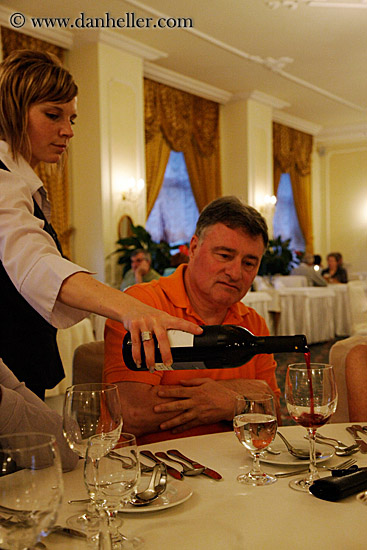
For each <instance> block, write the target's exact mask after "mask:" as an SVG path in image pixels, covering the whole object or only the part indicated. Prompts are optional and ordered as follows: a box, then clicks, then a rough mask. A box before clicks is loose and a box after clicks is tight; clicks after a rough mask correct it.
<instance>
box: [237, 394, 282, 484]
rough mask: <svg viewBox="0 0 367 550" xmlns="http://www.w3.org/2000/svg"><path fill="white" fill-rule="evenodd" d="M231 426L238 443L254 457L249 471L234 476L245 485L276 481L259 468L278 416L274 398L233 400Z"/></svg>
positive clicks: (262, 397)
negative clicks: (234, 401)
mask: <svg viewBox="0 0 367 550" xmlns="http://www.w3.org/2000/svg"><path fill="white" fill-rule="evenodd" d="M233 427H234V431H235V434H236V436H237V438H238V441H239V442H240V443H241V444H242V445H243V446H244V447H245V448H246V449H247V450H248V451H250V453H251V456H252V457H253V464H252V469H251V471H250V472H249V473H247V474H241V475H239V476H238V477H237V480H238V481H239V482H240V483H245V484H247V485H269V484H270V483H274V482H275V481H277V478H276V477H274V476H271V475H269V474H266V473H265V472H263V471H262V470H261V468H260V456H261V453H262V451H263V450H264V449H266V448H267V447H268V446H269V445H270V444H271V442H272V441H273V440H274V438H275V435H276V432H277V416H276V411H275V404H274V399H273V396H272V395H270V394H265V395H264V394H255V395H252V396H248V397H241V396H238V397H237V398H236V405H235V416H234V419H233Z"/></svg>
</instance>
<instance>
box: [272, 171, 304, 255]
mask: <svg viewBox="0 0 367 550" xmlns="http://www.w3.org/2000/svg"><path fill="white" fill-rule="evenodd" d="M273 233H274V237H279V236H280V237H281V238H282V240H286V239H291V242H290V248H291V249H292V250H301V251H304V250H305V239H304V237H303V234H302V231H301V228H300V226H299V222H298V217H297V212H296V208H295V206H294V199H293V191H292V183H291V178H290V175H289V174H282V175H281V178H280V182H279V187H278V192H277V203H276V207H275V214H274V218H273Z"/></svg>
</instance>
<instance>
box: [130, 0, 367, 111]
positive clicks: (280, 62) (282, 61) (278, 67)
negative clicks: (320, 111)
mask: <svg viewBox="0 0 367 550" xmlns="http://www.w3.org/2000/svg"><path fill="white" fill-rule="evenodd" d="M125 1H126V2H127V3H128V4H131V5H132V6H134V7H136V8H140V9H142V10H144V11H146V12H147V13H150V14H152V15H155V16H156V17H164V18H166V19H169V18H170V16H169V15H167V14H166V13H162V12H160V11H158V10H156V9H154V8H152V7H151V6H148V5H147V4H144V3H143V2H141V1H140V0H125ZM284 1H287V0H284ZM300 1H302V3H304V1H306V0H300ZM307 1H308V0H307ZM182 31H183V32H188V33H190V34H193V35H195V36H197V37H198V38H201V39H202V40H205V41H206V42H208V43H210V44H213V45H214V46H216V47H218V48H221V49H222V50H225V51H227V52H229V53H231V54H233V55H236V56H237V57H241V58H242V59H245V60H247V61H249V62H251V63H256V64H257V65H261V66H262V67H264V69H268V70H270V71H272V72H274V73H276V74H278V75H279V76H281V77H282V78H285V79H286V80H290V81H291V82H293V83H295V84H297V85H299V86H302V87H304V88H307V89H309V90H312V91H313V92H315V93H317V94H320V95H322V96H323V97H327V98H328V99H330V100H332V101H335V102H336V103H340V104H341V105H345V106H346V107H349V108H350V109H353V110H355V111H359V112H365V111H366V109H365V108H364V107H362V106H361V105H357V104H355V103H352V102H351V101H348V100H347V99H344V98H343V97H340V96H337V95H335V94H333V93H331V92H329V91H328V90H324V89H323V88H319V87H318V86H315V85H314V84H312V83H311V82H307V81H306V80H303V79H301V78H298V77H296V76H294V75H292V74H291V73H289V72H286V71H284V67H285V66H286V65H287V64H288V63H292V61H293V59H292V58H291V57H281V58H279V59H274V58H272V57H266V58H264V57H261V56H260V55H253V54H250V53H247V52H245V51H243V50H240V49H239V48H235V47H234V46H231V45H230V44H227V43H226V42H223V41H221V40H217V39H216V38H214V37H213V36H211V35H209V34H206V33H204V32H202V31H200V30H199V29H197V28H194V27H187V28H186V27H185V28H183V29H182Z"/></svg>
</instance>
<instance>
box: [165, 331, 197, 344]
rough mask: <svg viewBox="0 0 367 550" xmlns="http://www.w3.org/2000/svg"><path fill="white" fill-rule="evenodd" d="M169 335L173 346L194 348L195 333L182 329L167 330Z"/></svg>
mask: <svg viewBox="0 0 367 550" xmlns="http://www.w3.org/2000/svg"><path fill="white" fill-rule="evenodd" d="M167 336H168V340H169V344H170V346H171V348H189V347H190V348H192V346H193V345H194V335H193V334H190V333H189V332H183V331H182V330H167Z"/></svg>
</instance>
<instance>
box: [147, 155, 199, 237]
mask: <svg viewBox="0 0 367 550" xmlns="http://www.w3.org/2000/svg"><path fill="white" fill-rule="evenodd" d="M198 217H199V210H198V207H197V205H196V202H195V199H194V195H193V193H192V189H191V184H190V180H189V176H188V173H187V169H186V163H185V158H184V155H183V153H176V152H175V151H171V153H170V157H169V160H168V163H167V168H166V172H165V174H164V180H163V185H162V187H161V190H160V192H159V195H158V198H157V200H156V202H155V204H154V206H153V209H152V211H151V213H150V215H149V218H148V220H147V223H146V226H145V227H146V230H147V231H149V233H150V234H151V236H152V239H153V241H155V242H160V241H161V240H163V241H166V242H168V243H169V244H170V245H176V244H177V245H179V244H182V243H187V242H190V239H191V237H192V235H193V234H194V231H195V226H196V222H197V219H198Z"/></svg>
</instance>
